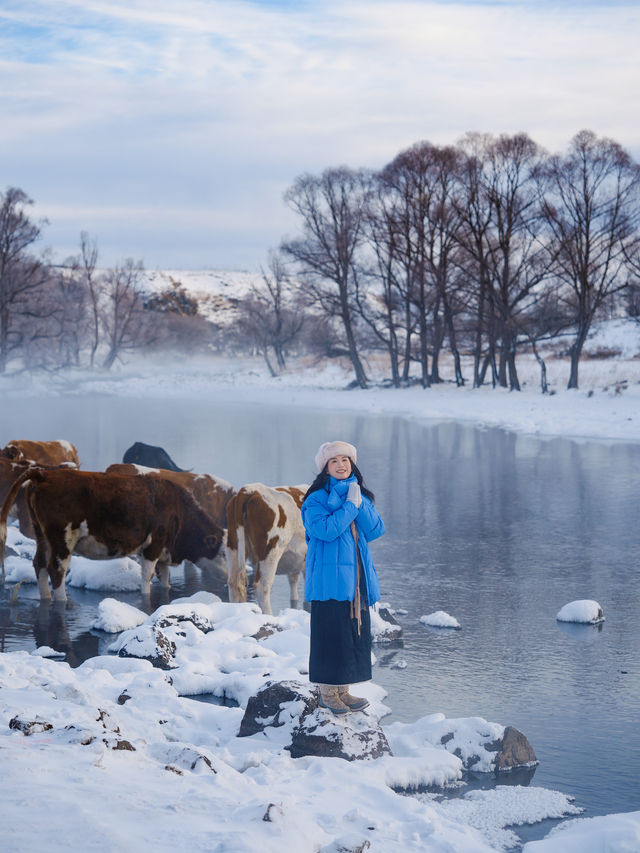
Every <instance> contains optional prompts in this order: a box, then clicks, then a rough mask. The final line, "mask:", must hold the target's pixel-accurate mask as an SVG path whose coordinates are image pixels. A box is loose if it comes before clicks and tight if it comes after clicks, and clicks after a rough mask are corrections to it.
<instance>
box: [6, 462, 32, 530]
mask: <svg viewBox="0 0 640 853" xmlns="http://www.w3.org/2000/svg"><path fill="white" fill-rule="evenodd" d="M30 467H32V466H31V465H29V463H28V462H24V461H21V462H13V461H12V460H11V459H8V458H7V457H6V456H4V455H3V453H2V452H1V451H0V504H2V503H4V499H5V498H6V496H7V495H8V494H9V492H10V491H11V487H12V486H13V484H14V483H15V481H16V480H17V479H18V477H20V476H22V474H24V472H25V471H26V470H27V468H30ZM11 511H12V512H11V514H12V515H14V516H17V518H18V524H19V525H20V530H21V531H22V533H23V534H24V535H25V536H28V537H29V538H33V527H32V526H31V519H30V518H29V513H28V512H27V505H26V504H25V502H24V497H23V494H22V492H19V493H18V495H17V496H16V500H15V503H14V506H13V507H12V508H11Z"/></svg>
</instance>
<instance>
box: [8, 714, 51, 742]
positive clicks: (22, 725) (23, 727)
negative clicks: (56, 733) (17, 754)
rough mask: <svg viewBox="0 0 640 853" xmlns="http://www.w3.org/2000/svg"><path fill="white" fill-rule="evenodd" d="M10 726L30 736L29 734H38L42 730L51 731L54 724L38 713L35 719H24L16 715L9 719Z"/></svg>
mask: <svg viewBox="0 0 640 853" xmlns="http://www.w3.org/2000/svg"><path fill="white" fill-rule="evenodd" d="M9 728H10V729H13V730H14V731H18V732H22V734H23V735H25V736H26V737H28V736H29V735H37V734H40V733H41V732H50V731H51V729H52V728H53V725H52V724H51V723H49V722H47V721H46V720H43V719H41V718H40V717H38V716H37V715H36V718H35V720H22V719H21V718H20V717H17V716H16V717H13V718H12V719H11V720H9Z"/></svg>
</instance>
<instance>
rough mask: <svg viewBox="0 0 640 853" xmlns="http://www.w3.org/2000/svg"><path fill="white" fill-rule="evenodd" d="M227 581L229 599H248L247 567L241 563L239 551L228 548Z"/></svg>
mask: <svg viewBox="0 0 640 853" xmlns="http://www.w3.org/2000/svg"><path fill="white" fill-rule="evenodd" d="M226 556H227V583H228V585H229V601H246V600H247V567H246V564H243V565H240V560H239V558H238V551H237V550H236V549H235V548H227V551H226Z"/></svg>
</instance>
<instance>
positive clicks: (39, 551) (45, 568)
mask: <svg viewBox="0 0 640 853" xmlns="http://www.w3.org/2000/svg"><path fill="white" fill-rule="evenodd" d="M27 500H28V505H29V506H32V503H31V495H30V494H29V496H28V499H27ZM32 512H33V532H34V534H35V537H36V553H35V554H34V557H33V569H34V571H35V573H36V580H37V582H38V592H39V593H40V599H41V600H42V601H48V600H50V599H51V590H50V589H49V546H48V544H47V538H46V536H45V535H44V530H43V529H42V526H41V524H40V522H39V521H38V519H37V516H36V514H35V510H32Z"/></svg>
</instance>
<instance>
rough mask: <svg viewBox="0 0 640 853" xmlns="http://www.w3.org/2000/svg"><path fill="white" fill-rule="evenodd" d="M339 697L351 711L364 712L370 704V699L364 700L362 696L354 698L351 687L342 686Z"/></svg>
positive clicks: (339, 688) (339, 689)
mask: <svg viewBox="0 0 640 853" xmlns="http://www.w3.org/2000/svg"><path fill="white" fill-rule="evenodd" d="M338 696H339V697H340V701H341V702H342V703H343V704H344V705H346V706H347V708H349V710H350V711H362V710H364V709H365V708H366V707H367V705H368V704H369V701H368V699H363V698H362V697H360V696H352V695H351V693H349V685H348V684H341V685H340V686H339V687H338Z"/></svg>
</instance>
